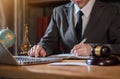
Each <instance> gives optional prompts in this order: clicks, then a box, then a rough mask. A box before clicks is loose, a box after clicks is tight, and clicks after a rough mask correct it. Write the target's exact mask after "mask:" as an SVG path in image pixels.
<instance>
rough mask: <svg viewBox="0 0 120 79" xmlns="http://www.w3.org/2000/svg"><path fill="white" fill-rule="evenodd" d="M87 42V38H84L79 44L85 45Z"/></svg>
mask: <svg viewBox="0 0 120 79" xmlns="http://www.w3.org/2000/svg"><path fill="white" fill-rule="evenodd" d="M86 40H87V38H84V39H83V40H82V41H81V42H80V43H79V44H82V43H84V42H85V41H86ZM70 53H71V54H73V53H72V52H70Z"/></svg>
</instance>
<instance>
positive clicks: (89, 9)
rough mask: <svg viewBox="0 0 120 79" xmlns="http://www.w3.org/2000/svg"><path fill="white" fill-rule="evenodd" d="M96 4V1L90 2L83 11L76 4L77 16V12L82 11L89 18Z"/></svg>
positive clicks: (91, 0)
mask: <svg viewBox="0 0 120 79" xmlns="http://www.w3.org/2000/svg"><path fill="white" fill-rule="evenodd" d="M94 3H95V0H90V1H89V2H88V3H87V4H86V5H85V6H84V7H83V8H82V9H80V8H79V7H78V6H77V5H76V4H74V8H75V9H74V10H75V11H74V12H75V14H77V12H78V11H80V10H81V11H82V12H83V14H84V15H85V16H86V17H89V16H90V13H91V10H92V8H93V5H94Z"/></svg>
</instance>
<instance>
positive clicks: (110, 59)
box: [86, 45, 120, 66]
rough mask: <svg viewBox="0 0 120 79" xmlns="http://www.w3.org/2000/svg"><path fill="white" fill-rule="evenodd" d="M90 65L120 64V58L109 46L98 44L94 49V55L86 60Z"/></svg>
mask: <svg viewBox="0 0 120 79" xmlns="http://www.w3.org/2000/svg"><path fill="white" fill-rule="evenodd" d="M86 63H87V64H89V65H99V66H111V65H118V64H120V60H119V59H118V58H117V57H116V56H115V55H113V54H112V52H111V50H110V48H109V47H108V46H101V45H99V46H96V47H95V48H93V50H92V56H91V57H90V58H89V59H87V60H86Z"/></svg>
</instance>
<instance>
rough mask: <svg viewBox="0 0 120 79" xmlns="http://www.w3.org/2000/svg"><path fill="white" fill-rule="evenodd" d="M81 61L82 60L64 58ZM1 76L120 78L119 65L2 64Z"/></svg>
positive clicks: (63, 78) (36, 78)
mask: <svg viewBox="0 0 120 79" xmlns="http://www.w3.org/2000/svg"><path fill="white" fill-rule="evenodd" d="M67 61H69V62H70V61H74V62H79V61H80V60H64V62H67ZM0 77H8V78H15V79H16V78H18V79H120V65H117V66H49V65H48V64H41V65H30V66H8V65H0Z"/></svg>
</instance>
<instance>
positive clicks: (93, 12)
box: [28, 0, 120, 57]
mask: <svg viewBox="0 0 120 79" xmlns="http://www.w3.org/2000/svg"><path fill="white" fill-rule="evenodd" d="M79 10H80V11H82V13H83V15H82V35H81V40H83V39H84V38H87V40H86V41H85V43H82V44H81V43H80V44H79V42H78V39H77V33H76V31H75V28H76V25H77V18H78V17H77V12H78V11H79ZM59 41H60V42H61V46H62V53H69V52H72V53H74V54H76V55H82V56H88V55H91V54H92V52H91V49H93V47H94V46H96V45H98V44H107V45H109V47H110V48H111V49H112V51H114V47H112V45H114V46H115V47H116V48H115V49H119V48H118V46H119V44H120V15H119V11H118V8H117V7H115V6H112V5H109V4H106V3H103V2H101V1H99V0H71V2H70V3H68V4H65V5H62V6H59V7H56V8H55V9H54V10H53V14H52V16H51V21H50V23H49V26H48V28H47V30H46V33H45V35H44V36H43V38H42V39H41V40H40V42H39V43H38V44H37V45H34V46H33V47H32V48H31V49H30V50H29V51H28V55H29V56H35V57H39V56H43V57H44V56H47V55H51V54H53V53H56V50H58V46H59ZM57 53H58V51H57ZM57 53H56V54H57Z"/></svg>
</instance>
